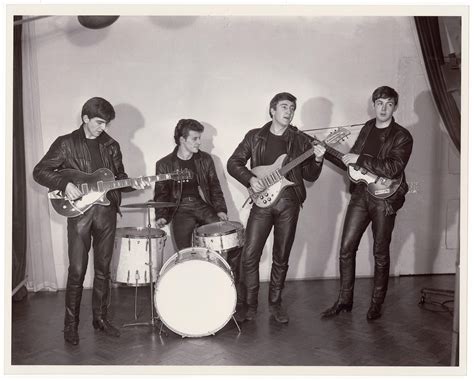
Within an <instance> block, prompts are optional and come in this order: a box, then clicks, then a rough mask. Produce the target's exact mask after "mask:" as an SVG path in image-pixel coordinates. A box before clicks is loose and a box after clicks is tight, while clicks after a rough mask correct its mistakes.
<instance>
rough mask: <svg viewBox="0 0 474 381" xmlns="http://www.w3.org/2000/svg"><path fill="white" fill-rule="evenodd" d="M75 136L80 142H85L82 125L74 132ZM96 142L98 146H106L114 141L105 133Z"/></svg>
mask: <svg viewBox="0 0 474 381" xmlns="http://www.w3.org/2000/svg"><path fill="white" fill-rule="evenodd" d="M74 132H75V133H76V134H77V136H79V138H80V139H81V140H83V141H84V142H85V141H86V139H87V138H86V133H85V132H84V124H81V126H80V127H79V128H78V129H77V130H76V131H74ZM96 140H97V141H98V142H99V144H102V145H104V146H106V145H109V144H112V143H113V142H114V141H115V140H114V139H113V138H112V137H111V136H110V135H109V134H107V133H106V132H105V131H104V132H102V133H101V134H100V135H99V136H98V137H97V138H96Z"/></svg>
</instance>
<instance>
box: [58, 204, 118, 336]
mask: <svg viewBox="0 0 474 381" xmlns="http://www.w3.org/2000/svg"><path fill="white" fill-rule="evenodd" d="M116 213H117V210H116V208H115V207H113V206H102V205H94V206H93V207H92V208H91V209H89V210H88V211H87V212H85V213H84V214H83V215H80V216H78V217H75V218H69V219H68V224H67V238H68V256H69V268H68V277H67V285H66V314H65V318H64V325H65V326H66V327H67V326H71V325H76V326H77V324H79V311H80V306H81V297H82V289H83V283H84V277H85V275H86V270H87V263H88V260H89V250H90V248H91V243H92V246H93V249H94V283H93V290H92V315H93V319H94V320H95V319H98V318H106V315H107V302H108V293H109V282H110V261H111V259H112V253H113V247H114V238H115V227H116V222H117V216H116Z"/></svg>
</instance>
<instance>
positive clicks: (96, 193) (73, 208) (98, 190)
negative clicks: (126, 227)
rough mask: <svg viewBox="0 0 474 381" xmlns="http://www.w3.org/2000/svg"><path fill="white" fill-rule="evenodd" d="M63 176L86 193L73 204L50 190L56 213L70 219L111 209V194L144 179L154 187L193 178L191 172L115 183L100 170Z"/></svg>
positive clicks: (67, 172) (68, 171) (69, 171)
mask: <svg viewBox="0 0 474 381" xmlns="http://www.w3.org/2000/svg"><path fill="white" fill-rule="evenodd" d="M59 173H60V174H61V175H62V176H64V178H65V179H67V180H68V181H69V182H71V183H73V184H75V185H76V186H77V187H78V188H79V190H80V191H81V192H82V193H83V195H82V196H81V197H80V198H78V199H77V200H70V199H68V198H67V197H66V195H65V194H64V192H62V191H59V190H50V191H49V192H48V198H49V199H50V200H51V205H52V206H53V208H54V210H55V211H56V212H58V213H59V214H60V215H62V216H65V217H68V218H71V217H77V216H79V215H81V214H84V213H85V212H86V211H87V210H89V209H90V208H91V207H92V206H93V205H110V201H109V200H108V199H107V197H106V194H107V192H108V191H110V190H112V189H119V188H126V187H129V186H132V183H133V181H136V180H141V179H143V180H145V181H148V182H150V183H154V182H157V181H165V180H174V181H188V180H191V178H192V173H191V171H189V169H185V170H182V171H175V172H173V173H165V174H160V175H155V176H143V177H137V178H135V179H122V180H115V176H114V174H113V173H112V171H111V170H110V169H107V168H101V169H98V170H97V171H95V172H94V173H85V172H82V171H79V170H77V169H63V170H61V171H59Z"/></svg>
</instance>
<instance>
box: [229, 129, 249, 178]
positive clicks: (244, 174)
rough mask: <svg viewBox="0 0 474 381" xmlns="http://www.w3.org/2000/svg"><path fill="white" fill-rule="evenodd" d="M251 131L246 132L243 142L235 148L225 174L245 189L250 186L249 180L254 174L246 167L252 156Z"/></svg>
mask: <svg viewBox="0 0 474 381" xmlns="http://www.w3.org/2000/svg"><path fill="white" fill-rule="evenodd" d="M252 134H253V132H252V131H249V132H247V134H246V135H245V137H244V140H242V142H241V143H240V144H239V145H238V146H237V148H236V149H235V151H234V153H233V154H232V155H231V157H230V158H229V160H228V161H227V172H229V174H230V175H231V176H232V177H234V178H235V179H236V180H237V181H239V182H240V183H241V184H242V185H244V186H245V187H249V186H250V179H251V178H252V177H254V174H253V173H252V172H251V171H250V170H249V169H248V168H247V167H246V164H247V161H248V160H249V159H250V157H251V156H252V145H251V143H252Z"/></svg>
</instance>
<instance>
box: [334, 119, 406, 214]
mask: <svg viewBox="0 0 474 381" xmlns="http://www.w3.org/2000/svg"><path fill="white" fill-rule="evenodd" d="M372 128H376V127H375V118H374V119H371V120H369V121H367V122H366V123H365V125H364V127H362V129H361V131H360V133H359V136H358V137H357V139H356V141H355V143H354V146H353V147H352V149H351V151H350V152H351V153H355V154H358V155H360V156H359V159H358V160H357V165H360V166H361V167H363V168H365V169H367V170H369V171H370V172H372V173H374V174H376V175H378V176H382V177H385V178H389V179H394V178H398V177H399V176H403V180H402V183H401V185H400V187H399V188H398V190H397V191H396V192H395V193H394V194H393V195H392V196H391V197H389V198H388V199H386V201H387V208H389V210H390V208H391V207H392V209H393V210H392V211H391V212H393V211H396V210H397V209H399V208H400V207H401V206H402V205H403V202H404V201H405V194H406V193H407V192H408V184H407V182H406V179H405V167H406V165H407V163H408V160H409V159H410V155H411V151H412V148H413V138H412V136H411V134H410V132H409V131H408V130H407V129H406V128H404V127H402V126H400V125H399V124H398V123H396V122H395V118H392V122H391V123H390V126H389V127H388V128H390V131H389V132H388V134H387V135H386V136H385V141H384V142H383V144H382V146H381V147H380V150H379V153H378V155H377V157H372V156H370V155H367V154H361V152H362V150H363V149H364V145H365V142H366V140H367V137H368V136H369V134H370V131H372ZM326 158H327V159H328V160H329V161H331V162H332V163H334V164H336V165H337V166H339V167H341V168H343V169H344V170H345V169H346V166H345V165H344V164H343V163H342V161H341V160H339V159H337V158H336V157H333V156H332V155H330V154H326ZM355 188H356V184H354V183H351V185H350V192H351V193H352V192H353V191H354V190H355Z"/></svg>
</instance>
